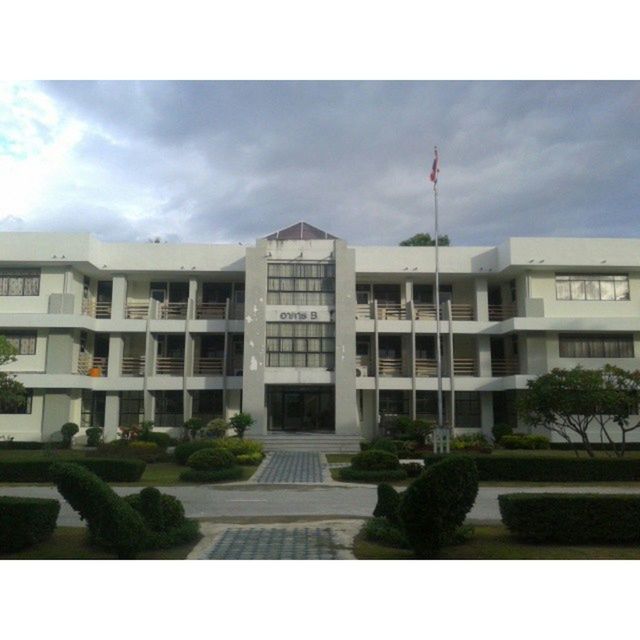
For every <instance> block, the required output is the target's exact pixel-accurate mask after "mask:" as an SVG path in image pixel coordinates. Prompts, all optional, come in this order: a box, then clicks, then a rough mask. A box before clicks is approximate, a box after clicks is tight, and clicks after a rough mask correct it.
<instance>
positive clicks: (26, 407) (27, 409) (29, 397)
mask: <svg viewBox="0 0 640 640" xmlns="http://www.w3.org/2000/svg"><path fill="white" fill-rule="evenodd" d="M26 392H27V393H26V398H25V401H24V403H23V404H22V405H21V406H19V407H16V408H15V409H13V410H8V409H6V408H5V407H3V406H2V402H0V414H5V415H8V414H11V415H26V414H30V413H31V404H32V401H33V390H32V389H26Z"/></svg>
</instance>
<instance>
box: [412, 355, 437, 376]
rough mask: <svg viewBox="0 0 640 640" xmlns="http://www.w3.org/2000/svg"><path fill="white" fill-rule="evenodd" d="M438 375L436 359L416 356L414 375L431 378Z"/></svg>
mask: <svg viewBox="0 0 640 640" xmlns="http://www.w3.org/2000/svg"><path fill="white" fill-rule="evenodd" d="M436 375H438V363H437V362H436V360H431V359H427V358H416V377H418V378H427V377H429V378H431V377H433V376H436Z"/></svg>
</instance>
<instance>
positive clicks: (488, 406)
mask: <svg viewBox="0 0 640 640" xmlns="http://www.w3.org/2000/svg"><path fill="white" fill-rule="evenodd" d="M479 393H480V427H481V428H482V433H483V434H484V435H485V436H486V437H487V438H491V437H492V435H491V430H492V429H493V393H491V392H490V391H480V392H479Z"/></svg>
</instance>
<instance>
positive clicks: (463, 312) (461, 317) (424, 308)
mask: <svg viewBox="0 0 640 640" xmlns="http://www.w3.org/2000/svg"><path fill="white" fill-rule="evenodd" d="M414 309H415V314H416V320H435V319H436V305H435V304H416V305H415V306H414ZM445 314H446V312H445V309H444V307H443V308H442V309H441V311H440V319H441V320H445V319H446V318H445ZM451 319H452V320H455V321H465V320H467V321H468V320H475V311H474V308H473V305H471V304H452V305H451Z"/></svg>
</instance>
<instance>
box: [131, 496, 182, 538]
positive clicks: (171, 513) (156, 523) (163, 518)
mask: <svg viewBox="0 0 640 640" xmlns="http://www.w3.org/2000/svg"><path fill="white" fill-rule="evenodd" d="M125 500H126V501H127V502H128V503H129V504H130V505H131V506H132V507H133V508H134V509H135V510H136V511H137V512H138V513H139V514H140V515H141V516H142V518H143V520H144V521H145V524H146V525H147V526H148V527H149V528H150V529H151V530H152V531H168V530H170V529H172V528H174V527H178V526H180V525H181V524H182V523H183V522H184V520H185V517H184V507H183V506H182V502H180V500H178V499H177V498H174V497H173V496H170V495H167V494H165V493H160V491H158V489H156V488H155V487H147V488H145V489H143V490H142V491H141V492H140V493H138V494H134V495H131V496H127V497H126V498H125Z"/></svg>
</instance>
